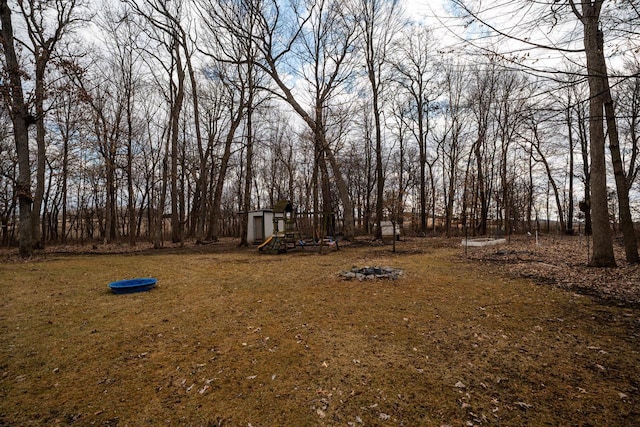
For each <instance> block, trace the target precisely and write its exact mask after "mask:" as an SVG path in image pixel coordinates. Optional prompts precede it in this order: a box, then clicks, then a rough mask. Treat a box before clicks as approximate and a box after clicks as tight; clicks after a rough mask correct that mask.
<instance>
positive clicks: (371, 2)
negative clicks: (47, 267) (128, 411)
mask: <svg viewBox="0 0 640 427" xmlns="http://www.w3.org/2000/svg"><path fill="white" fill-rule="evenodd" d="M613 3H614V2H611V3H610V4H613ZM617 3H620V2H617ZM617 3H616V4H617ZM608 4H609V3H607V2H604V1H591V2H581V3H574V2H573V1H567V2H551V1H550V2H549V3H548V4H547V3H545V2H529V1H527V0H519V1H516V0H510V1H506V0H505V1H504V4H503V5H502V6H503V7H504V9H503V10H505V11H507V10H509V9H508V8H509V7H514V6H515V7H530V8H534V9H535V10H536V11H538V12H540V14H533V13H530V16H531V20H530V22H529V23H528V25H532V26H536V28H541V27H545V28H546V29H547V30H548V33H549V34H551V33H552V32H553V30H554V28H555V26H558V27H560V24H558V22H561V23H564V24H572V23H573V24H576V23H579V24H580V25H581V26H580V28H581V29H582V30H584V31H583V32H579V33H576V31H573V32H572V33H570V34H571V36H575V37H574V38H573V39H570V40H562V39H558V40H555V39H554V43H553V45H552V46H542V45H539V44H538V43H537V42H534V41H532V40H525V39H526V37H521V34H520V33H519V32H518V31H514V30H513V29H512V28H511V27H508V28H506V29H501V28H500V27H499V26H498V24H495V26H492V25H493V24H492V23H491V20H490V18H488V17H487V16H486V15H485V14H483V12H484V11H483V10H482V9H481V6H482V4H481V3H480V4H475V3H474V2H462V1H457V0H456V1H451V2H450V3H448V5H449V12H450V15H451V16H453V17H455V19H453V18H452V20H449V21H448V22H449V23H448V24H447V26H448V27H447V28H448V31H444V32H443V28H441V26H440V27H435V26H433V25H434V24H430V23H429V22H431V21H423V20H416V19H412V18H414V17H411V16H409V13H408V11H407V10H406V9H405V7H404V6H405V5H404V4H403V2H401V1H397V0H348V1H336V0H288V1H286V2H282V1H276V0H176V1H172V2H165V1H162V0H121V1H118V2H105V3H101V4H97V3H93V2H88V1H84V0H15V1H9V0H1V1H0V19H1V23H2V31H1V35H2V51H3V55H2V59H3V77H2V82H1V83H2V95H3V104H2V109H1V111H0V125H1V127H0V185H2V188H3V191H2V192H1V193H0V222H1V226H2V231H1V233H2V235H1V239H2V244H3V245H5V246H10V245H18V246H19V248H20V254H21V255H22V256H30V255H31V254H32V252H33V250H35V249H37V248H41V247H43V246H44V245H45V244H50V243H67V242H76V241H81V242H82V241H103V242H107V243H109V242H116V241H117V242H128V243H129V244H130V245H135V244H136V242H137V241H140V240H145V241H152V242H153V243H154V246H156V247H161V246H162V244H163V241H164V240H165V239H170V240H171V241H172V242H174V243H179V242H182V241H184V240H185V239H195V240H196V241H197V242H207V241H212V240H216V239H217V238H219V237H222V236H239V237H241V243H242V244H246V230H247V220H248V219H247V218H248V217H247V215H246V213H247V212H249V211H251V210H254V209H260V208H270V207H272V206H273V205H274V204H275V202H276V201H277V200H279V199H290V200H292V201H293V202H294V204H295V205H296V206H297V208H298V210H299V211H301V212H305V213H307V214H308V215H309V216H310V217H311V218H313V228H314V231H315V232H316V233H317V234H318V235H322V234H335V233H337V232H341V233H342V234H344V236H345V238H351V237H353V236H354V235H356V234H358V233H371V234H373V235H374V236H376V237H380V235H381V227H380V223H381V221H383V220H392V221H395V222H396V223H398V224H400V225H401V226H404V228H405V230H406V231H407V232H413V233H416V234H420V235H428V234H431V233H442V234H445V235H447V236H451V235H458V234H459V233H461V232H463V230H464V232H466V233H470V234H472V235H487V234H490V233H496V232H500V233H512V232H526V231H529V232H533V231H535V230H538V229H540V228H541V227H542V229H543V230H544V231H556V232H561V233H569V234H571V233H575V232H577V231H578V230H577V229H578V228H579V229H580V231H583V232H586V233H591V232H593V235H594V256H593V258H592V264H594V265H611V264H612V263H615V260H614V259H613V251H612V249H611V250H610V248H611V247H612V246H611V245H612V237H611V232H612V226H613V228H616V229H619V230H621V231H622V233H623V235H624V240H625V244H626V249H627V259H628V260H629V261H631V262H635V261H637V244H636V242H635V238H633V239H631V236H632V235H633V216H634V214H635V216H637V201H638V200H637V196H636V197H634V195H635V194H636V192H637V180H636V178H637V174H638V168H639V166H638V135H639V124H638V120H639V119H638V117H639V116H640V78H639V76H638V72H639V70H640V62H639V61H638V57H637V48H638V46H636V45H634V43H635V42H634V40H635V39H637V33H636V32H634V28H635V25H636V24H637V23H638V21H639V20H640V17H639V16H638V13H637V10H636V9H634V8H633V7H632V6H633V2H631V1H627V2H622V3H621V5H622V6H623V7H615V8H614V7H613V6H611V7H609V8H607V5H608ZM618 6H620V5H618ZM534 9H531V10H534ZM605 12H606V13H605ZM505 13H506V12H505ZM547 18H549V19H550V18H553V20H555V21H553V20H552V21H549V20H548V19H547ZM452 22H455V24H451V23H452ZM553 22H556V24H553ZM456 25H457V26H456ZM480 25H482V26H484V27H483V28H484V30H485V32H486V29H487V28H491V34H492V35H493V36H497V37H502V39H503V40H504V39H506V40H511V41H514V42H515V41H517V42H519V43H524V44H525V45H526V44H527V43H528V44H529V49H521V50H519V49H511V50H510V51H509V52H505V51H501V48H500V46H499V45H498V46H496V45H492V44H491V43H484V44H479V43H480V42H479V41H478V40H471V39H470V38H469V37H468V36H467V32H469V31H470V30H471V29H473V28H474V27H478V26H480ZM575 27H576V26H575V25H574V28H575ZM523 28H524V27H523ZM523 28H520V29H519V31H522V30H523ZM563 28H564V27H563ZM603 28H608V29H611V32H607V33H606V34H605V33H604V32H603ZM525 29H526V28H525ZM613 30H615V31H613ZM452 33H456V35H455V36H452V35H451V34H452ZM443 34H444V35H448V36H447V37H445V36H443ZM562 34H565V35H566V32H563V33H562ZM451 37H459V38H460V42H459V43H458V44H457V45H456V46H452V44H451V43H445V41H447V40H443V39H447V38H451ZM607 37H609V39H607ZM487 39H489V37H487ZM449 41H451V40H449ZM614 42H615V43H614ZM614 45H615V46H616V47H615V49H621V50H622V52H623V53H624V54H623V55H617V56H616V58H621V59H620V60H619V61H616V62H615V64H613V65H610V68H607V65H608V64H607V61H606V60H607V59H608V58H609V60H611V58H612V57H613V56H614V53H615V52H614V53H611V56H610V57H608V56H607V55H608V54H609V53H608V52H606V48H607V47H609V48H611V46H614ZM551 48H552V49H554V52H560V53H561V56H562V58H561V59H558V60H555V61H554V62H553V63H552V65H551V66H548V65H545V67H544V69H543V68H542V67H541V66H538V65H532V64H535V63H536V61H538V59H535V58H533V57H532V56H529V53H530V52H538V51H540V50H544V49H551ZM618 53H619V52H618ZM533 56H535V55H533ZM606 142H608V145H609V150H608V151H607V152H606V151H605V143H606ZM608 172H609V174H608V176H609V178H610V179H609V180H607V173H608ZM611 172H613V173H611ZM328 217H332V218H335V221H327V220H326V218H328ZM336 227H337V228H336ZM629 227H630V228H629ZM634 260H635V261H634Z"/></svg>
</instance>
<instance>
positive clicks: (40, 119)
mask: <svg viewBox="0 0 640 427" xmlns="http://www.w3.org/2000/svg"><path fill="white" fill-rule="evenodd" d="M83 3H84V2H83V1H82V0H54V1H48V0H22V1H18V5H19V7H20V14H21V15H22V18H23V20H24V23H25V24H26V30H27V35H28V38H29V42H26V41H22V42H21V44H22V45H23V46H25V47H26V48H27V49H28V50H29V52H30V53H31V55H32V57H33V64H34V110H35V111H34V112H35V125H36V147H37V151H36V153H37V162H36V186H35V193H34V197H33V215H32V217H31V225H32V235H33V243H34V245H36V246H38V247H43V246H44V241H43V239H42V235H41V227H40V211H41V208H42V198H43V195H44V188H45V164H46V133H47V129H46V126H45V115H46V107H45V98H46V96H47V95H46V90H47V89H46V77H47V71H48V68H49V65H50V62H51V60H52V59H53V58H54V57H55V56H56V55H57V52H56V51H57V48H58V46H59V44H60V43H61V41H62V39H63V38H64V36H65V35H66V34H67V33H68V32H69V31H71V30H72V29H73V27H74V26H75V24H77V23H79V22H81V21H82V20H83V18H82V17H81V16H80V14H79V10H80V9H81V8H82V7H83Z"/></svg>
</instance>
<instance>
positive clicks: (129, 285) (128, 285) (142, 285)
mask: <svg viewBox="0 0 640 427" xmlns="http://www.w3.org/2000/svg"><path fill="white" fill-rule="evenodd" d="M157 281H158V280H157V279H154V278H153V277H140V278H137V279H127V280H118V281H117V282H111V283H109V287H110V288H111V292H113V293H114V294H130V293H133V292H145V291H148V290H150V289H152V288H153V287H154V286H155V285H156V282H157Z"/></svg>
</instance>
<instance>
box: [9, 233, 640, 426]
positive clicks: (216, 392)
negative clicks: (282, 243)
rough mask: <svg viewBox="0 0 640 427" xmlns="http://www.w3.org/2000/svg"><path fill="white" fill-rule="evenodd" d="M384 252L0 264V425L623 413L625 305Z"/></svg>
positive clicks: (558, 418) (626, 404)
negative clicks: (355, 274)
mask: <svg viewBox="0 0 640 427" xmlns="http://www.w3.org/2000/svg"><path fill="white" fill-rule="evenodd" d="M434 245H436V246H437V247H435V246H434ZM389 249H390V247H389V246H387V247H376V248H372V247H366V246H365V247H349V248H345V249H343V250H341V251H338V252H332V253H330V254H326V255H318V254H316V253H309V252H307V253H294V254H288V255H262V254H258V253H257V252H255V251H231V252H229V253H224V252H220V251H211V252H209V253H206V252H200V253H193V252H191V253H189V252H185V253H179V252H178V253H176V252H175V251H174V252H173V253H171V254H164V253H163V252H158V253H145V254H128V255H127V254H125V255H123V254H120V255H92V256H78V255H73V256H68V255H65V256H60V255H57V256H56V255H48V256H47V257H46V258H45V259H43V260H41V261H38V262H28V263H19V262H12V263H4V264H0V292H2V299H1V300H0V301H1V302H0V425H5V424H6V425H49V424H67V423H69V424H71V423H73V424H77V425H92V424H95V425H116V424H118V425H129V426H137V425H143V424H147V425H159V424H165V425H205V426H207V425H209V426H211V425H225V426H227V425H228V426H248V425H252V426H271V425H289V426H305V425H313V426H315V425H353V426H358V425H406V426H409V425H411V426H415V425H427V426H430V425H434V426H440V425H452V426H465V425H513V426H515V425H518V426H519V425H606V426H612V425H616V426H623V425H638V423H639V422H640V407H639V406H638V404H639V403H640V392H639V390H638V387H640V364H639V362H640V355H639V353H638V351H639V350H640V348H639V345H638V334H639V332H640V324H639V318H638V311H637V310H634V309H630V308H620V307H612V306H605V305H601V304H599V303H597V302H594V301H593V300H592V299H590V298H589V297H585V296H581V295H578V294H575V293H573V292H570V291H566V290H561V289H557V288H553V287H550V286H536V285H534V284H533V283H532V282H529V281H525V280H517V279H510V278H507V277H506V276H500V275H495V274H492V273H490V272H489V271H488V270H487V269H486V267H483V266H481V265H477V264H471V263H467V262H466V261H463V260H461V258H460V257H458V256H457V255H459V254H460V251H461V250H460V249H454V248H447V247H446V245H441V244H438V243H437V241H434V240H428V239H425V240H417V241H413V242H404V243H400V246H399V248H398V249H399V250H400V253H399V254H392V253H390V250H389ZM354 265H357V266H364V265H389V266H393V267H396V268H401V269H403V270H404V271H405V275H404V276H403V277H402V278H401V279H399V280H397V281H394V282H390V281H375V282H357V281H352V282H350V281H344V280H342V279H341V278H340V277H339V276H338V273H339V272H340V271H342V270H347V269H349V268H350V267H352V266H354ZM141 276H153V277H156V278H158V287H157V288H156V289H154V290H152V291H150V292H146V293H139V294H129V295H113V294H111V293H109V292H108V289H107V284H108V283H109V282H111V281H114V280H119V279H123V278H131V277H141Z"/></svg>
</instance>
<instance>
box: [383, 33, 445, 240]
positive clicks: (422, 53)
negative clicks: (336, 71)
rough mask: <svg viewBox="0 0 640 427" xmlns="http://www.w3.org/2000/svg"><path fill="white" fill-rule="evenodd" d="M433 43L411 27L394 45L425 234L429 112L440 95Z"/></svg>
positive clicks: (395, 62)
mask: <svg viewBox="0 0 640 427" xmlns="http://www.w3.org/2000/svg"><path fill="white" fill-rule="evenodd" d="M434 45H435V41H434V40H433V36H432V34H431V33H430V32H429V31H428V30H427V29H426V28H424V27H418V26H415V25H413V26H411V27H408V28H406V29H405V32H404V33H403V36H402V37H401V38H400V39H399V40H398V42H397V46H395V55H394V59H393V61H394V65H393V70H394V73H395V75H394V80H395V81H396V82H397V83H398V84H399V85H400V87H401V88H402V89H403V91H405V92H406V93H407V95H408V99H409V101H410V105H411V107H410V108H409V111H410V112H411V113H412V114H411V115H410V117H411V119H412V120H411V126H410V129H411V132H412V134H413V136H414V138H415V140H416V141H417V143H418V150H419V154H418V164H419V165H420V167H419V171H420V179H419V186H420V189H419V197H418V199H419V208H420V231H421V232H422V233H426V231H427V164H428V147H427V141H428V135H429V131H430V128H431V122H430V113H431V111H432V110H433V109H434V107H435V106H436V105H437V104H436V103H435V102H434V101H435V99H436V98H437V97H438V96H439V92H438V90H437V89H436V87H437V85H436V84H435V83H436V82H435V80H436V75H437V72H438V70H439V65H438V63H437V60H436V59H435V46H434Z"/></svg>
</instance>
